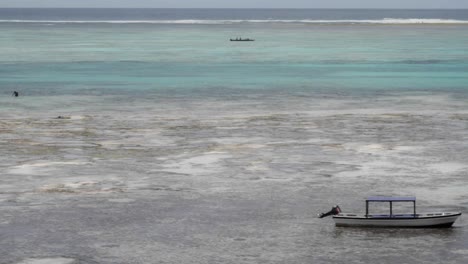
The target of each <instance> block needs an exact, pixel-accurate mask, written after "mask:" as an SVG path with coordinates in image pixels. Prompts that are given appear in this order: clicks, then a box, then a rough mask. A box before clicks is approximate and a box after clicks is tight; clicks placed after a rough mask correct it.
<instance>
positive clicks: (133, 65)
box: [0, 23, 468, 95]
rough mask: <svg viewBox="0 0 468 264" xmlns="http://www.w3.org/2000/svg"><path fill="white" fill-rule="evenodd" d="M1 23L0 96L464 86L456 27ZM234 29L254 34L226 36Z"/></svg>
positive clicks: (460, 33) (466, 59) (463, 55)
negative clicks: (242, 40)
mask: <svg viewBox="0 0 468 264" xmlns="http://www.w3.org/2000/svg"><path fill="white" fill-rule="evenodd" d="M0 27H1V30H2V44H1V49H2V52H1V53H0V62H1V64H2V67H1V71H0V86H1V89H2V92H3V93H8V92H10V90H20V91H21V92H22V93H26V94H30V95H34V94H38V93H40V94H50V93H54V94H55V93H66V94H68V93H81V92H89V90H96V91H98V92H102V93H107V92H110V91H109V90H112V92H115V90H118V91H119V92H131V91H136V90H138V91H143V90H147V91H157V90H167V89H175V90H174V91H181V90H183V89H214V90H220V89H221V90H222V89H286V90H294V89H305V90H308V89H309V90H316V89H343V90H345V91H352V90H355V89H357V90H359V89H371V90H389V89H416V90H420V89H436V90H439V89H463V88H466V83H468V48H467V47H468V45H466V43H468V32H467V31H466V26H464V25H303V24H293V25H288V24H286V25H285V24H266V25H264V24H260V25H258V24H253V25H252V24H247V25H147V24H136V25H133V24H130V25H128V24H124V25H108V24H84V25H81V24H71V25H70V24H42V23H33V24H9V23H6V24H5V23H3V24H0ZM237 36H243V37H251V38H255V39H256V41H255V42H247V43H236V42H230V41H228V40H229V38H231V37H237ZM106 90H107V92H106ZM112 92H110V93H112Z"/></svg>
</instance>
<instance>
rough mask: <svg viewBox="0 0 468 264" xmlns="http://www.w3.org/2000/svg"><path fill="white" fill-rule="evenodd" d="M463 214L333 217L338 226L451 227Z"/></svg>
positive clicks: (351, 215) (352, 215)
mask: <svg viewBox="0 0 468 264" xmlns="http://www.w3.org/2000/svg"><path fill="white" fill-rule="evenodd" d="M460 215H461V213H434V214H417V215H416V217H413V215H392V217H390V216H388V215H371V216H368V217H366V216H363V215H361V216H359V215H355V214H338V215H335V216H333V220H334V221H335V224H336V226H357V227H451V226H452V224H453V223H454V222H455V220H457V218H458V217H459V216H460Z"/></svg>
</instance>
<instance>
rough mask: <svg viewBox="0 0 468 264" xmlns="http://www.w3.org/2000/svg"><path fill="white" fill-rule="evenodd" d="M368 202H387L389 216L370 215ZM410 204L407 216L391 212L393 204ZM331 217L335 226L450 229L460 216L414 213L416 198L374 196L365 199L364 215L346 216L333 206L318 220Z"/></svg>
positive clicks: (455, 214)
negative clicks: (410, 211) (411, 204)
mask: <svg viewBox="0 0 468 264" xmlns="http://www.w3.org/2000/svg"><path fill="white" fill-rule="evenodd" d="M370 202H379V203H381V202H388V203H389V205H390V211H389V214H370V213H369V203H370ZM395 202H410V203H413V212H412V213H409V214H395V213H394V212H393V210H392V209H393V208H392V207H393V206H392V205H393V203H395ZM329 215H333V220H334V221H335V224H336V226H354V227H411V228H415V227H426V228H427V227H451V226H452V224H453V223H454V222H455V220H457V218H458V217H459V216H460V215H461V212H452V213H444V212H438V213H425V214H417V213H416V197H386V196H374V197H369V198H367V199H366V214H363V215H359V214H348V213H341V209H340V207H339V206H335V207H333V208H332V210H331V211H330V212H328V213H322V214H320V215H319V217H320V218H323V217H326V216H329Z"/></svg>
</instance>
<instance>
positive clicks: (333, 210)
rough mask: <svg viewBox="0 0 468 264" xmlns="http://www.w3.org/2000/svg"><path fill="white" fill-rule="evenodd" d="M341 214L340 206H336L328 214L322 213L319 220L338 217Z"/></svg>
mask: <svg viewBox="0 0 468 264" xmlns="http://www.w3.org/2000/svg"><path fill="white" fill-rule="evenodd" d="M339 213H341V208H340V207H339V206H338V205H335V206H333V207H332V209H331V210H330V211H328V212H326V213H320V214H319V215H318V217H319V218H324V217H327V216H329V215H337V214H339Z"/></svg>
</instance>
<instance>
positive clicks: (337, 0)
mask: <svg viewBox="0 0 468 264" xmlns="http://www.w3.org/2000/svg"><path fill="white" fill-rule="evenodd" d="M0 7H44V8H45V7H108V8H112V7H115V8H121V7H134V8H138V7H154V8H454V9H457V8H468V0H0Z"/></svg>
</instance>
